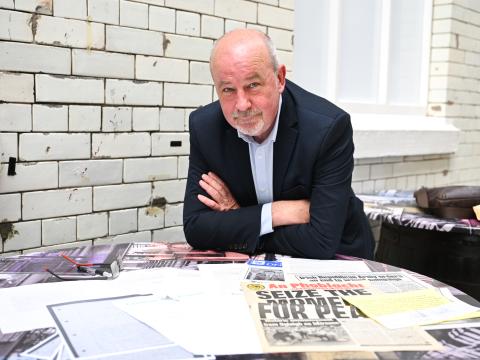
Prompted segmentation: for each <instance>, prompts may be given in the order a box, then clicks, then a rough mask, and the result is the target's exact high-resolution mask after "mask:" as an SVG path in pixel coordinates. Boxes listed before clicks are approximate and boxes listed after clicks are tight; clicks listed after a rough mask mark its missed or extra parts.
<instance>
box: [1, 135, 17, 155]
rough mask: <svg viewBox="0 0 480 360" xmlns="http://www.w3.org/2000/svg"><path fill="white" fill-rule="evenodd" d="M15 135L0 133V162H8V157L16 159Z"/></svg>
mask: <svg viewBox="0 0 480 360" xmlns="http://www.w3.org/2000/svg"><path fill="white" fill-rule="evenodd" d="M17 149H18V143H17V134H15V133H0V162H8V159H9V158H10V157H15V158H16V157H18V152H17Z"/></svg>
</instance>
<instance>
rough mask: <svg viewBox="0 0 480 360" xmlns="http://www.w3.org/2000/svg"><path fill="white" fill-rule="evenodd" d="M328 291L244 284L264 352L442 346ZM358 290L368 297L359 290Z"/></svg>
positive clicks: (290, 285)
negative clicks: (376, 319) (365, 315)
mask: <svg viewBox="0 0 480 360" xmlns="http://www.w3.org/2000/svg"><path fill="white" fill-rule="evenodd" d="M337 285H340V286H341V285H342V284H331V286H332V287H330V289H332V288H333V289H334V288H335V287H336V286H337ZM359 285H360V284H359ZM315 287H317V288H315ZM322 287H323V288H322ZM326 288H327V289H328V286H327V284H301V283H285V282H284V283H281V282H277V283H273V282H271V283H252V282H245V283H243V289H244V292H245V296H246V299H247V301H248V303H249V305H250V310H251V313H252V316H253V318H254V319H255V323H256V326H257V331H258V334H259V336H260V339H261V343H262V346H263V349H264V351H265V352H298V351H305V352H308V351H328V352H330V351H362V350H365V351H393V350H435V349H439V348H440V347H439V345H438V344H437V342H436V341H435V340H434V339H433V338H432V337H431V336H429V335H428V334H427V333H426V332H425V331H423V330H421V329H419V328H407V329H400V330H389V329H385V328H384V327H383V326H381V325H379V324H377V323H375V322H374V321H373V320H371V319H366V318H363V317H361V316H360V314H359V313H358V312H357V311H356V310H355V308H353V307H350V306H348V305H347V304H345V303H344V302H343V301H342V299H341V298H340V297H339V296H336V295H333V294H332V292H333V291H336V290H325V289H326ZM355 290H358V292H359V293H362V294H368V290H365V289H364V288H361V286H359V287H356V288H355ZM364 296H367V295H364ZM359 297H362V296H359Z"/></svg>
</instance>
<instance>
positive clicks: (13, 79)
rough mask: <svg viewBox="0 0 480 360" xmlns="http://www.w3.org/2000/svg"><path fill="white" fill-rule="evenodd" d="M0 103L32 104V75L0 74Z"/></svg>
mask: <svg viewBox="0 0 480 360" xmlns="http://www.w3.org/2000/svg"><path fill="white" fill-rule="evenodd" d="M0 101H6V102H26V103H31V102H33V75H30V74H17V73H6V72H4V73H2V72H0Z"/></svg>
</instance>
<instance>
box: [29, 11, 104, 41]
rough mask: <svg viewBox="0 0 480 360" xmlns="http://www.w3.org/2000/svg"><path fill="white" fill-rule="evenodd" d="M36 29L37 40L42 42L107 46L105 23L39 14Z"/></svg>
mask: <svg viewBox="0 0 480 360" xmlns="http://www.w3.org/2000/svg"><path fill="white" fill-rule="evenodd" d="M36 29H37V32H36V34H35V41H36V42H37V43H40V44H50V45H63V46H68V47H74V48H91V49H102V48H103V47H104V46H105V25H103V24H99V23H93V22H88V23H87V22H85V21H81V20H74V19H64V18H56V17H52V16H39V17H38V20H37V28H36Z"/></svg>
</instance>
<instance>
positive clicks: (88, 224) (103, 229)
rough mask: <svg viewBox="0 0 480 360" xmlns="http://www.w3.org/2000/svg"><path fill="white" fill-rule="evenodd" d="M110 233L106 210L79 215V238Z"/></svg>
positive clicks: (90, 237) (89, 237) (83, 238)
mask: <svg viewBox="0 0 480 360" xmlns="http://www.w3.org/2000/svg"><path fill="white" fill-rule="evenodd" d="M107 235H108V214H107V213H106V212H101V213H93V214H88V215H80V216H77V239H78V240H85V239H93V238H97V237H102V236H107Z"/></svg>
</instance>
